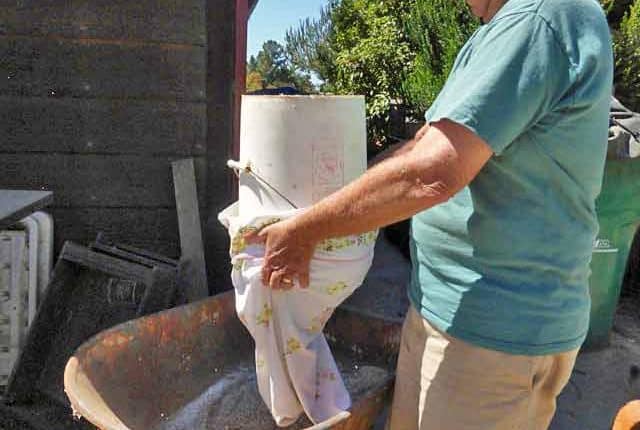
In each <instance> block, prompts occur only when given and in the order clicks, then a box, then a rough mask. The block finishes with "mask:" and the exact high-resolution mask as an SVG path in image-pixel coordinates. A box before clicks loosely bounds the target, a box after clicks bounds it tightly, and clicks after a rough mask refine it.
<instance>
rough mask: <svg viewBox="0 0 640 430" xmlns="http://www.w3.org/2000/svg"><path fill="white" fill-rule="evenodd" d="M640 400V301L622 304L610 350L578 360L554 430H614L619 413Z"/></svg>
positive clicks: (555, 419) (624, 301)
mask: <svg viewBox="0 0 640 430" xmlns="http://www.w3.org/2000/svg"><path fill="white" fill-rule="evenodd" d="M633 399H640V300H631V299H626V300H623V301H622V302H621V303H620V306H619V307H618V313H617V315H616V321H615V325H614V329H613V332H612V333H611V344H610V346H609V347H608V348H606V349H603V350H600V351H593V352H583V353H581V354H580V355H579V356H578V360H577V362H576V366H575V368H574V371H573V374H572V376H571V380H570V382H569V384H568V385H567V387H566V388H565V390H564V391H563V393H562V394H561V395H560V398H559V399H558V411H557V413H556V416H555V418H554V420H553V423H552V425H551V430H606V429H610V428H611V425H612V422H613V419H614V417H615V414H616V413H617V411H618V410H619V409H620V408H621V407H622V406H623V405H624V404H625V403H627V402H628V401H630V400H633Z"/></svg>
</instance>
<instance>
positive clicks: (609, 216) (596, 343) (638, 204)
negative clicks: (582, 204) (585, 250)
mask: <svg viewBox="0 0 640 430" xmlns="http://www.w3.org/2000/svg"><path fill="white" fill-rule="evenodd" d="M596 210H597V213H598V221H599V223H600V232H599V233H598V238H597V239H596V241H595V243H594V247H593V259H592V262H591V278H590V281H589V284H590V291H591V322H590V326H589V334H588V336H587V340H586V341H585V344H584V347H585V348H591V349H593V348H602V347H605V346H607V345H608V344H609V334H610V332H611V328H612V326H613V319H614V316H615V312H616V306H617V304H618V299H619V297H620V290H621V288H622V281H623V278H624V273H625V269H626V266H627V261H628V257H629V250H630V249H631V243H632V241H633V238H634V235H635V233H636V231H637V230H638V226H639V225H640V159H619V160H613V159H609V160H607V164H606V167H605V174H604V183H603V188H602V192H601V194H600V197H598V200H597V202H596ZM636 270H640V268H639V269H636Z"/></svg>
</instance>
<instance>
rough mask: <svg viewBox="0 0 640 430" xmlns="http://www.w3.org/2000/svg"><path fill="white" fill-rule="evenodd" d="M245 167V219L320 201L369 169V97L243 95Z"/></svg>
mask: <svg viewBox="0 0 640 430" xmlns="http://www.w3.org/2000/svg"><path fill="white" fill-rule="evenodd" d="M240 164H241V165H244V166H247V165H248V166H250V168H251V170H252V171H253V172H254V173H255V174H256V175H257V176H258V177H259V178H261V179H262V180H264V181H262V180H260V179H256V176H253V175H249V174H246V173H241V174H240V190H239V211H240V215H243V214H255V213H256V212H258V211H282V210H289V209H292V204H291V203H293V205H295V206H296V207H298V208H303V207H307V206H310V205H311V204H313V203H316V202H317V201H319V200H321V199H322V198H323V197H326V196H328V195H329V194H331V193H333V192H334V191H336V190H338V189H340V188H342V187H343V186H344V185H346V184H348V183H349V182H351V181H353V180H354V179H356V178H357V177H358V176H360V175H362V173H364V171H365V170H366V167H367V148H366V124H365V104H364V97H362V96H243V98H242V122H241V132H240ZM264 182H267V183H268V184H269V185H271V186H272V187H273V188H275V189H276V190H277V191H278V192H279V193H280V194H282V195H284V196H285V197H286V199H284V198H282V197H281V196H280V195H279V194H278V192H275V191H274V190H273V189H272V188H271V187H269V186H267V185H265V183H264ZM287 200H289V201H290V202H291V203H289V202H287Z"/></svg>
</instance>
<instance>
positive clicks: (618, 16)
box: [600, 0, 633, 30]
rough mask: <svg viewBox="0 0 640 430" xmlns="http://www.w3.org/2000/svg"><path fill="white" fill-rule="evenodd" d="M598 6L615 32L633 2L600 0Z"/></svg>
mask: <svg viewBox="0 0 640 430" xmlns="http://www.w3.org/2000/svg"><path fill="white" fill-rule="evenodd" d="M600 4H601V5H602V8H603V9H604V11H605V13H606V14H607V21H609V26H610V27H611V28H612V29H614V30H617V29H618V28H620V24H621V23H622V18H624V16H625V15H626V14H627V13H628V11H629V8H630V7H631V5H632V4H633V0H600Z"/></svg>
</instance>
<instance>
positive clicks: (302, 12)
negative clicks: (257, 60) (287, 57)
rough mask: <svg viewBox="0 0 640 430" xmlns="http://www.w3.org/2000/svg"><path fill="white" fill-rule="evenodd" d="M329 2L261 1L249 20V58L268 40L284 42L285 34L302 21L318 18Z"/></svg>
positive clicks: (316, 0) (308, 0)
mask: <svg viewBox="0 0 640 430" xmlns="http://www.w3.org/2000/svg"><path fill="white" fill-rule="evenodd" d="M326 3H327V0H259V1H258V5H257V6H256V8H255V9H254V11H253V14H252V15H251V18H250V19H249V35H248V43H247V58H249V57H250V56H251V55H256V54H257V53H258V52H259V51H260V49H261V48H262V44H263V43H264V42H266V41H267V40H275V41H277V42H280V43H283V42H284V34H285V32H286V31H287V30H288V29H289V28H291V27H292V26H294V25H296V24H298V22H299V21H300V20H301V19H304V18H307V17H317V16H319V15H320V8H321V7H322V6H324V5H325V4H326Z"/></svg>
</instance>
